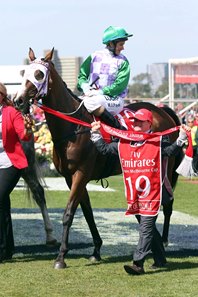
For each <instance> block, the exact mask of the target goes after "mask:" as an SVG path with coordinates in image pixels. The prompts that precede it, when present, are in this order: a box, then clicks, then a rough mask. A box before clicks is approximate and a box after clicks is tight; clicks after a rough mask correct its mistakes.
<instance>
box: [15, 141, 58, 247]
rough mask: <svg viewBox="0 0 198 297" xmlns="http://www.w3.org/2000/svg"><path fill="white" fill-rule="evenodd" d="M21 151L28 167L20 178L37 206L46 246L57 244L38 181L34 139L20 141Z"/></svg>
mask: <svg viewBox="0 0 198 297" xmlns="http://www.w3.org/2000/svg"><path fill="white" fill-rule="evenodd" d="M21 144H22V146H23V150H24V152H25V155H26V158H27V161H28V167H27V168H25V169H23V170H22V174H21V176H22V178H23V179H24V181H25V182H26V184H27V186H28V190H29V189H30V190H31V192H32V197H33V199H34V200H35V202H36V203H37V205H38V206H39V208H40V210H41V214H42V217H43V221H44V227H45V233H46V244H47V245H49V246H51V245H55V244H56V243H57V240H56V239H55V238H54V236H53V227H52V223H51V220H50V217H49V214H48V210H47V205H46V199H45V191H44V188H43V186H42V185H41V182H40V180H39V177H38V176H39V175H38V168H37V163H36V157H35V149H34V139H33V138H32V139H31V140H30V141H28V142H26V141H21Z"/></svg>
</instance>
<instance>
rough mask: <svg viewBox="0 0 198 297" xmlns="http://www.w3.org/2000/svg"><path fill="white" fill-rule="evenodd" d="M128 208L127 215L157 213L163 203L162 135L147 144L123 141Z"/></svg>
mask: <svg viewBox="0 0 198 297" xmlns="http://www.w3.org/2000/svg"><path fill="white" fill-rule="evenodd" d="M118 150H119V156H120V163H121V166H122V171H123V177H124V184H125V195H126V198H127V204H128V209H127V211H126V215H131V214H134V215H137V214H139V215H143V216H156V215H157V214H158V212H159V209H160V204H161V189H162V187H161V183H162V181H161V136H157V137H155V138H152V139H150V140H147V141H144V142H143V143H141V144H139V143H137V142H136V143H134V145H133V144H130V142H129V141H126V140H123V139H121V140H120V143H119V146H118Z"/></svg>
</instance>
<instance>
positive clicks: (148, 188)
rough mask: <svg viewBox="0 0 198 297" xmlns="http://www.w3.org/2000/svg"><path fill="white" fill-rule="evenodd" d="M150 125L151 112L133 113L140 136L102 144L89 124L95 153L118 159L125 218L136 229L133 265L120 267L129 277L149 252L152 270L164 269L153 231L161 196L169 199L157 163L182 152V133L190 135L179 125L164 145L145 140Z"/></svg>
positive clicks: (97, 127)
mask: <svg viewBox="0 0 198 297" xmlns="http://www.w3.org/2000/svg"><path fill="white" fill-rule="evenodd" d="M152 122H153V116H152V112H151V111H149V110H147V109H144V108H143V109H139V110H138V111H136V112H135V114H134V117H133V122H132V123H133V131H135V132H137V133H136V136H138V133H139V135H140V133H141V132H143V133H142V134H141V138H136V140H134V141H131V140H128V141H126V140H125V139H122V136H120V140H119V142H111V143H106V142H105V141H104V140H103V138H102V136H101V134H100V122H93V123H92V124H91V125H92V132H91V134H92V135H91V140H92V141H93V143H94V144H95V145H96V148H97V150H98V151H99V152H100V153H102V154H104V155H106V154H108V155H109V156H113V155H114V156H118V155H119V158H120V164H121V167H122V172H123V176H124V181H125V194H126V198H127V203H128V209H127V212H126V214H127V215H131V214H133V215H135V216H136V219H137V221H138V223H139V226H140V228H139V241H138V245H137V248H136V250H135V252H134V254H133V263H132V265H124V269H125V271H126V272H127V273H128V274H133V275H140V274H143V273H144V272H145V271H144V261H145V258H146V256H147V255H148V254H149V253H150V251H152V254H153V259H154V263H153V265H152V268H153V269H155V268H159V267H163V266H165V265H166V256H165V250H164V246H163V241H162V237H161V235H160V233H159V232H158V230H157V228H156V220H157V216H158V212H159V210H160V205H161V204H163V205H165V204H166V203H168V201H167V200H166V199H165V200H166V201H165V200H164V201H163V199H164V198H165V197H164V196H166V198H169V200H171V199H173V197H171V195H169V193H168V192H167V190H166V188H165V185H164V176H163V168H162V167H163V166H162V164H161V163H162V162H163V159H164V158H167V157H170V156H175V155H176V154H178V153H179V152H181V151H182V147H183V146H184V144H185V142H186V140H187V134H186V133H187V131H188V132H189V131H190V128H189V127H187V126H185V125H181V127H180V133H179V137H178V138H177V140H176V141H175V142H174V143H173V144H170V143H168V142H167V137H164V136H163V137H161V136H154V137H153V138H151V140H149V139H147V138H146V136H145V135H146V134H147V136H148V134H150V133H152V130H151V126H152ZM122 133H123V132H122ZM122 133H121V135H122ZM134 139H135V138H134ZM137 139H138V140H137ZM139 139H141V140H139ZM161 159H162V161H161ZM164 191H166V193H165V192H164ZM165 194H166V195H165ZM168 195H169V196H168Z"/></svg>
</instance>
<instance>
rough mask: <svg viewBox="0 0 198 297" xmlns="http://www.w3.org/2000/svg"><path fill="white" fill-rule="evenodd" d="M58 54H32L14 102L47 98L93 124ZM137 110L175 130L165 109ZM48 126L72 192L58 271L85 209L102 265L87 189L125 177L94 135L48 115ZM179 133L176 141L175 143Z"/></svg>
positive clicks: (55, 106) (156, 127)
mask: <svg viewBox="0 0 198 297" xmlns="http://www.w3.org/2000/svg"><path fill="white" fill-rule="evenodd" d="M52 56H53V50H52V51H50V52H49V53H48V54H47V55H46V56H45V58H43V59H36V57H35V55H34V52H33V50H32V49H30V50H29V58H30V61H31V64H30V66H29V68H28V70H27V72H26V73H25V75H24V79H23V83H22V86H21V90H19V91H18V93H17V95H16V98H15V102H16V103H17V105H18V107H19V108H21V109H25V108H28V105H29V104H30V103H29V102H32V99H37V100H38V99H40V98H42V103H43V104H44V105H45V106H47V107H49V108H51V109H53V110H56V111H60V112H62V113H65V114H66V113H67V114H70V115H71V114H72V116H73V117H74V118H78V119H81V120H83V121H84V122H87V123H91V122H92V121H93V117H92V115H91V114H89V113H88V112H87V110H86V109H85V108H84V106H83V105H82V104H81V102H80V101H79V100H77V98H76V96H75V95H74V94H72V92H71V91H70V90H69V89H68V88H67V86H66V85H65V83H64V82H63V81H62V79H61V77H60V76H59V75H58V73H57V71H56V70H55V68H54V66H53V63H52V62H51V60H52ZM128 107H129V108H131V109H132V110H137V109H139V108H142V107H144V108H148V109H150V110H152V113H153V116H154V122H153V130H154V131H163V130H165V129H168V128H171V127H174V126H175V122H174V120H173V119H172V118H171V117H170V116H169V115H168V114H167V113H166V112H165V111H164V110H162V109H160V108H158V107H156V106H154V105H152V104H149V103H135V104H131V105H129V106H128ZM45 116H46V121H47V124H48V126H49V130H50V132H51V135H52V139H53V143H54V154H53V161H54V164H55V167H56V169H57V170H58V172H59V173H60V174H61V175H63V176H64V177H65V180H66V183H67V185H68V186H69V188H70V194H69V199H68V203H67V206H66V208H65V211H64V215H63V234H62V242H61V246H60V250H59V254H58V256H57V258H56V260H55V263H54V267H55V268H57V269H60V268H65V267H66V264H65V262H64V257H65V255H66V253H67V252H68V250H69V247H68V238H69V230H70V227H71V225H72V221H73V218H74V214H75V211H76V209H77V207H78V205H79V204H80V206H81V208H82V211H83V214H84V216H85V219H86V221H87V223H88V226H89V228H90V231H91V234H92V237H93V242H94V251H93V254H92V256H91V258H90V259H91V260H100V259H101V258H100V248H101V246H102V239H101V237H100V235H99V232H98V229H97V227H96V224H95V221H94V216H93V211H92V207H91V203H90V198H89V195H88V192H87V189H86V185H87V183H88V182H89V181H90V180H99V179H102V178H105V177H108V176H111V175H116V174H120V173H121V168H120V162H119V159H118V158H116V159H109V158H107V157H106V156H102V155H100V154H99V152H98V151H97V150H96V148H95V146H94V144H93V143H92V141H91V140H90V129H88V128H86V127H84V126H82V125H76V124H74V123H71V122H67V121H64V120H63V119H61V118H58V117H55V116H54V115H52V114H50V113H47V112H46V113H45ZM176 137H177V133H174V134H172V135H171V140H172V141H174V140H175V139H176ZM173 167H174V159H173V158H172V159H171V162H169V172H170V174H169V178H170V180H171V181H172V174H171V173H172V172H173Z"/></svg>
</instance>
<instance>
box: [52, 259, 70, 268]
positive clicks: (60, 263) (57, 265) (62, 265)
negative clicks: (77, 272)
mask: <svg viewBox="0 0 198 297" xmlns="http://www.w3.org/2000/svg"><path fill="white" fill-rule="evenodd" d="M66 267H67V265H66V263H65V262H64V261H55V262H54V269H65V268H66Z"/></svg>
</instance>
